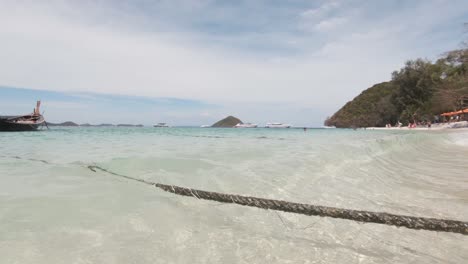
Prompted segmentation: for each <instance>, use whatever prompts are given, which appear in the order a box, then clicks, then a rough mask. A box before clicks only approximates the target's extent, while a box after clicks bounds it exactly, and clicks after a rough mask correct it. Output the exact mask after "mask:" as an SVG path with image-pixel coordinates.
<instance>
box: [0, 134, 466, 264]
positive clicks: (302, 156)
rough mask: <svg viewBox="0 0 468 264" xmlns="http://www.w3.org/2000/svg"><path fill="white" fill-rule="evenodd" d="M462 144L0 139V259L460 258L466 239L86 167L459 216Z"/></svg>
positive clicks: (154, 137) (287, 137) (326, 137)
mask: <svg viewBox="0 0 468 264" xmlns="http://www.w3.org/2000/svg"><path fill="white" fill-rule="evenodd" d="M466 136H467V134H466V132H463V131H462V132H456V133H447V132H444V131H433V132H412V131H364V130H358V131H353V130H339V129H333V130H332V129H317V130H308V131H307V132H306V133H304V132H303V131H302V130H294V129H290V130H268V129H246V130H242V129H197V128H168V129H167V128H164V129H156V128H73V129H60V128H56V129H53V130H51V131H44V132H38V133H1V134H0V146H1V152H0V155H1V157H0V179H1V183H2V184H0V256H2V257H1V258H0V263H64V262H69V263H220V262H222V263H265V262H270V263H288V262H290V263H312V262H314V263H336V262H346V263H354V262H355V263H395V262H397V263H398V262H422V263H462V262H463V261H464V260H466V259H467V258H468V253H467V252H468V238H467V237H466V236H462V235H457V234H450V233H436V232H430V231H416V230H408V229H405V228H395V227H389V226H383V225H376V224H359V223H355V222H352V221H346V220H339V219H329V218H320V217H307V216H301V215H294V214H288V213H279V212H272V211H264V210H259V209H255V208H246V207H241V206H235V205H222V204H218V203H215V202H210V201H200V200H197V199H191V198H187V197H179V196H174V195H172V194H169V193H164V192H162V191H159V190H157V189H154V188H151V187H148V186H145V185H141V184H138V183H135V182H129V181H126V180H123V179H120V178H115V177H112V176H110V175H108V174H104V173H99V172H92V171H90V170H89V169H87V167H86V166H87V165H91V164H96V165H99V166H102V167H104V168H106V169H109V170H111V171H115V172H118V173H121V174H125V175H131V176H133V177H138V178H142V179H148V180H152V181H157V182H161V183H166V184H174V185H180V186H185V187H193V188H198V189H204V190H208V191H217V192H226V193H236V194H243V195H251V196H258V197H265V198H274V199H283V200H288V201H293V202H304V203H311V204H319V205H327V206H336V207H344V208H351V209H362V210H370V211H385V212H390V213H400V214H407V215H414V216H426V217H438V218H449V219H456V220H463V221H467V220H468V178H466V172H467V171H468V163H467V162H466V157H467V155H468V148H467V147H466V145H465V144H464V143H463V142H466ZM460 142H461V143H460Z"/></svg>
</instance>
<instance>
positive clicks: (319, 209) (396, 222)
mask: <svg viewBox="0 0 468 264" xmlns="http://www.w3.org/2000/svg"><path fill="white" fill-rule="evenodd" d="M88 168H89V169H90V170H92V171H94V172H96V170H101V171H103V172H107V173H110V174H112V175H115V176H119V177H123V178H126V179H129V180H134V181H138V182H141V183H145V184H148V185H153V186H155V187H157V188H160V189H162V190H164V191H166V192H170V193H174V194H177V195H183V196H191V197H195V198H198V199H205V200H212V201H217V202H221V203H233V204H239V205H243V206H250V207H257V208H261V209H267V210H277V211H283V212H289V213H296V214H303V215H315V216H322V217H333V218H340V219H348V220H353V221H358V222H364V223H377V224H385V225H393V226H397V227H406V228H410V229H423V230H430V231H441V232H452V233H459V234H463V235H468V222H463V221H456V220H445V219H437V218H426V217H415V216H406V215H396V214H389V213H381V212H369V211H360V210H350V209H342V208H335V207H328V206H320V205H311V204H302V203H293V202H287V201H281V200H273V199H264V198H257V197H250V196H242V195H235V194H224V193H218V192H208V191H202V190H197V189H191V188H184V187H178V186H173V185H167V184H161V183H155V182H149V181H146V180H142V179H137V178H133V177H130V176H125V175H121V174H117V173H115V172H112V171H109V170H106V169H104V168H101V167H99V166H88Z"/></svg>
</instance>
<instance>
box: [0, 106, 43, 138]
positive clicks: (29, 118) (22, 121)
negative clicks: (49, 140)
mask: <svg viewBox="0 0 468 264" xmlns="http://www.w3.org/2000/svg"><path fill="white" fill-rule="evenodd" d="M40 106H41V101H37V105H36V108H34V111H33V113H31V114H28V115H20V116H0V131H34V130H37V129H38V128H39V127H41V126H43V125H46V126H47V123H46V121H45V120H44V117H43V116H42V115H41V114H40V112H39V108H40Z"/></svg>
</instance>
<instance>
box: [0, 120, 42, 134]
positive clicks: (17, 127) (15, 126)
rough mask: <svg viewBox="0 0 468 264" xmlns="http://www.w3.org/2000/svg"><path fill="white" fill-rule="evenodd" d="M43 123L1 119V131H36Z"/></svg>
mask: <svg viewBox="0 0 468 264" xmlns="http://www.w3.org/2000/svg"><path fill="white" fill-rule="evenodd" d="M41 125H42V123H35V124H21V123H15V122H10V121H7V120H1V119H0V131H10V132H13V131H35V130H38V129H39V127H40V126H41Z"/></svg>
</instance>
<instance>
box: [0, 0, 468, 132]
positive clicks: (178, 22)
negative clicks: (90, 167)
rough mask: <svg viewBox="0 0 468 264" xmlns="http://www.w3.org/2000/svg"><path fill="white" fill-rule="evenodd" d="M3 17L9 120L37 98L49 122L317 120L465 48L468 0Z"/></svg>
mask: <svg viewBox="0 0 468 264" xmlns="http://www.w3.org/2000/svg"><path fill="white" fill-rule="evenodd" d="M0 19H1V21H2V23H0V43H1V49H0V58H1V60H0V114H7V113H8V112H10V111H14V112H25V111H26V112H29V111H30V108H32V107H33V105H34V101H35V100H36V98H37V99H39V98H40V99H42V101H43V106H44V110H46V117H47V118H48V119H50V120H51V121H65V120H70V119H71V120H76V121H77V122H81V123H84V122H91V123H101V122H115V123H144V124H151V123H154V122H169V123H172V124H175V125H199V124H211V123H212V122H214V121H216V120H217V119H220V118H222V117H224V116H225V115H229V114H232V115H236V116H238V117H240V118H241V119H242V120H244V121H251V122H256V123H260V124H263V123H266V122H270V121H279V122H288V123H293V124H295V125H300V126H303V125H312V126H320V125H321V124H322V122H323V120H324V119H325V118H326V117H327V116H329V115H331V114H333V112H334V111H336V110H337V109H338V108H339V107H341V106H342V105H343V104H344V103H346V102H347V101H349V100H351V99H352V98H353V97H354V96H356V95H358V94H359V93H360V92H361V91H362V90H364V89H366V88H367V87H370V86H371V85H372V84H374V83H377V82H381V81H386V80H389V78H390V73H391V72H392V71H393V70H396V69H398V68H400V67H401V66H402V65H403V64H404V62H405V60H407V59H412V58H418V57H422V58H428V59H435V58H437V57H438V56H439V55H440V54H442V53H443V52H444V51H447V50H450V49H455V48H458V47H459V45H460V44H459V43H460V42H461V41H462V40H463V39H465V38H466V35H463V23H464V22H468V3H467V2H466V1H458V0H451V1H449V0H445V1H444V0H427V1H417V0H416V1H397V0H395V1H363V0H354V1H353V0H349V1H344V0H343V1H301V0H291V1H286V0H284V1H280V0H276V1H275V0H272V1H260V0H258V1H209V0H197V1H195V0H193V1H188V0H187V1H178V0H160V1H148V0H134V1H124V0H119V1H110V0H109V1H107V0H102V1H91V0H83V1H66V0H51V1H32V0H30V1H28V0H24V1H13V0H11V1H10V0H4V1H1V2H0ZM15 88H24V89H15ZM38 97H39V98H38ZM116 116H119V119H115V117H116ZM114 120H115V121H114Z"/></svg>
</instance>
